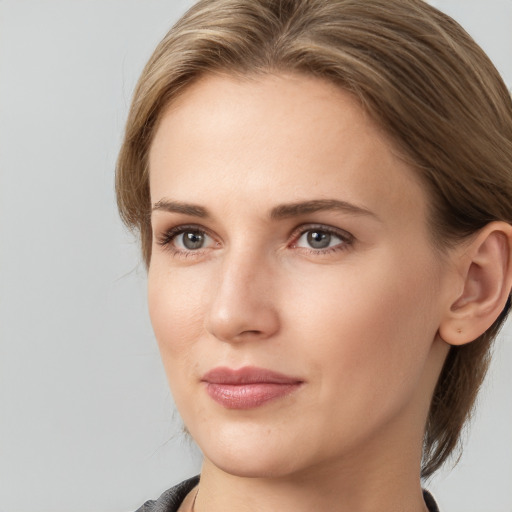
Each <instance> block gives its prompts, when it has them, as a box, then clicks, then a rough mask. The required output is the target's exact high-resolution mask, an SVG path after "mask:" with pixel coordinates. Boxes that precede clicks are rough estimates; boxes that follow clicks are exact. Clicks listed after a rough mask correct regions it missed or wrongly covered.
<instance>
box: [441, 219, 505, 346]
mask: <svg viewBox="0 0 512 512" xmlns="http://www.w3.org/2000/svg"><path fill="white" fill-rule="evenodd" d="M456 263H457V267H458V269H459V272H460V273H461V276H462V279H463V291H462V293H461V294H460V295H459V296H458V297H457V298H456V299H455V300H454V301H453V302H452V303H451V304H450V306H449V310H448V311H447V312H446V314H445V316H444V318H443V320H442V323H441V325H440V327H439V335H440V336H441V338H442V339H443V340H444V341H446V342H447V343H449V344H450V345H463V344H465V343H469V342H471V341H473V340H475V339H476V338H478V337H479V336H480V335H482V334H483V333H484V332H485V331H486V330H487V329H488V328H489V327H490V326H491V325H492V324H493V323H494V321H495V320H496V319H497V318H498V316H499V314H500V313H501V311H502V310H503V308H504V307H505V304H506V302H507V299H508V297H509V295H510V290H511V287H512V226H511V225H510V224H507V223H506V222H491V223H490V224H487V225H486V226H485V227H484V228H483V229H482V230H481V231H480V232H479V233H478V235H477V236H476V237H475V238H474V239H473V240H472V241H471V242H470V243H469V245H466V246H464V250H463V251H462V253H461V255H460V257H459V261H458V262H456Z"/></svg>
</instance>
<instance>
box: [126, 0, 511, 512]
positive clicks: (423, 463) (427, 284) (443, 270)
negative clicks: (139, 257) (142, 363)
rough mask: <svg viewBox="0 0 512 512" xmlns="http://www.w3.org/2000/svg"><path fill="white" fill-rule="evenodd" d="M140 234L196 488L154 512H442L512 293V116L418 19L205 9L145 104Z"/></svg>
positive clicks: (478, 68)
mask: <svg viewBox="0 0 512 512" xmlns="http://www.w3.org/2000/svg"><path fill="white" fill-rule="evenodd" d="M117 191H118V202H119V207H120V212H121V215H122V217H123V219H124V221H125V222H126V223H127V225H128V226H130V227H132V228H135V229H136V230H137V231H138V232H139V233H140V236H141V244H142V252H143V256H144V259H145V262H146V264H147V267H148V284H149V309H150V315H151V319H152V323H153V327H154V330H155V334H156V337H157V340H158V343H159V347H160V351H161V354H162V358H163V362H164V366H165V369H166V373H167V375H168V380H169V384H170V387H171V390H172V392H173V395H174V398H175V401H176V404H177V407H178V409H179V411H180V414H181V416H182V418H183V420H184V423H185V425H186V427H187V429H188V431H189V432H190V434H191V436H192V437H193V438H194V440H195V441H196V442H197V444H198V445H199V447H200V448H201V450H202V452H203V455H204V463H203V467H202V471H201V475H200V480H199V479H197V478H196V479H192V480H190V481H187V482H184V483H182V484H181V485H179V486H177V487H175V488H173V489H170V490H169V491H168V492H167V493H165V494H164V495H162V497H161V498H160V499H159V500H157V501H156V502H148V503H146V504H145V505H144V506H143V507H142V508H141V509H140V510H141V511H149V510H151V511H153V510H155V511H156V510H166V511H171V510H180V511H190V510H195V511H196V512H216V511H221V510H223V511H225V510H257V511H266V510H280V511H287V510H290V511H291V510H293V511H307V510H337V511H359V510H360V511H363V510H364V511H374V510H375V511H377V510H378V511H397V510H404V511H411V512H412V511H418V512H419V511H426V510H429V511H434V510H437V506H436V504H435V502H434V500H433V498H432V497H431V496H430V495H429V494H428V493H426V492H423V491H422V489H421V483H420V476H424V477H426V476H430V475H432V474H433V472H435V471H436V470H437V469H438V468H439V467H440V466H441V465H442V464H443V462H444V461H445V460H446V459H447V458H448V456H449V455H450V454H451V453H452V452H453V450H454V449H455V448H456V446H457V442H458V439H459V435H460V432H461V429H462V427H463V425H464V423H465V421H466V420H467V418H468V415H469V414H470V412H471V409H472V407H473V404H474V401H475V397H476V394H477V392H478V389H479V387H480V385H481V383H482V380H483V378H484V376H485V372H486V368H487V365H488V359H489V349H490V346H491V343H492V340H493V339H494V337H495V336H496V334H497V331H498V329H499V328H500V326H501V325H502V323H503V321H504V319H505V316H506V314H507V313H508V310H509V309H510V291H511V287H512V268H511V265H510V262H511V256H512V253H511V251H512V249H511V248H512V226H511V222H512V207H511V205H512V201H511V199H512V101H511V98H510V95H509V93H508V91H507V89H506V87H505V86H504V84H503V82H502V81H501V79H500V77H499V74H498V73H497V71H496V70H495V68H494V67H493V65H492V64H491V63H490V61H489V59H488V58H487V57H486V56H485V55H484V53H483V52H482V50H481V49H480V48H479V47H478V46H477V45H476V44H475V43H474V42H473V41H472V40H471V39H470V38H469V36H468V35H467V34H466V33H465V32H464V31H463V30H462V29H461V28H460V27H459V26H458V25H457V24H456V23H455V22H454V21H453V20H451V19H450V18H449V17H447V16H445V15H443V14H442V13H440V12H439V11H437V10H435V9H434V8H432V7H430V6H429V5H427V4H425V3H423V2H422V1H420V0H410V1H403V0H391V1H390V0H386V1H384V0H368V1H364V2H360V1H349V0H346V1H344V0H257V1H255V0H203V1H200V2H199V3H198V4H196V5H195V6H194V7H193V8H192V9H191V10H190V11H189V12H188V13H187V14H186V15H185V16H184V17H183V18H182V19H181V20H180V21H179V22H178V23H177V25H176V26H175V27H174V28H173V29H172V30H171V31H170V32H169V33H168V34H167V36H166V37H165V38H164V40H163V41H162V42H161V43H160V45H159V46H158V48H157V49H156V51H155V53H154V54H153V56H152V58H151V59H150V61H149V63H148V64H147V66H146V68H145V70H144V72H143V74H142V76H141V78H140V81H139V84H138V87H137V89H136V91H135V96H134V100H133V103H132V108H131V112H130V116H129V119H128V124H127V130H126V135H125V140H124V144H123V147H122V149H121V153H120V157H119V162H118V174H117Z"/></svg>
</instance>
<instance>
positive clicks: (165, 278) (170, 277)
mask: <svg viewBox="0 0 512 512" xmlns="http://www.w3.org/2000/svg"><path fill="white" fill-rule="evenodd" d="M200 283H201V280H198V279H197V277H196V278H194V276H193V275H192V274H191V273H187V272H171V271H169V270H166V269H165V268H164V269H163V270H160V269H159V268H158V264H156V265H154V267H150V270H149V274H148V307H149V315H150V318H151V323H152V326H153V330H154V332H155V337H156V339H157V342H158V346H159V349H160V353H161V355H162V360H163V363H164V367H165V370H166V372H167V373H168V375H169V376H170V375H171V372H170V367H171V366H172V365H173V363H178V362H179V363H180V365H181V363H183V358H186V359H190V358H191V356H190V355H189V354H190V353H191V350H192V348H193V346H194V343H195V341H197V340H198V339H199V337H200V336H201V333H202V331H203V326H204V312H203V307H202V300H201V297H202V296H204V294H205V293H206V292H205V289H204V286H203V287H202V288H201V287H200ZM176 366H178V365H177V364H176Z"/></svg>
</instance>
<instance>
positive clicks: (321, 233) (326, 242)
mask: <svg viewBox="0 0 512 512" xmlns="http://www.w3.org/2000/svg"><path fill="white" fill-rule="evenodd" d="M343 242H344V240H343V239H342V238H341V237H340V236H338V235H335V234H334V233H331V232H330V231H326V230H324V229H309V230H308V231H305V232H304V233H302V235H301V236H300V237H299V239H298V240H297V242H296V243H295V247H306V248H308V249H328V248H329V247H334V246H336V245H339V244H341V243H343Z"/></svg>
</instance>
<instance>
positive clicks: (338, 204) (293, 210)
mask: <svg viewBox="0 0 512 512" xmlns="http://www.w3.org/2000/svg"><path fill="white" fill-rule="evenodd" d="M329 210H337V211H341V212H344V213H350V214H353V215H368V216H371V217H375V218H377V216H376V215H375V214H374V213H373V212H372V211H370V210H368V209H366V208H363V207H362V206H357V205H355V204H352V203H348V202H346V201H339V200H338V199H315V200H313V201H301V202H297V203H290V204H283V205H279V206H276V207H275V208H273V209H272V211H271V212H270V217H271V218H272V219H283V218H289V217H298V216H300V215H308V214H310V213H316V212H321V211H329Z"/></svg>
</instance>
